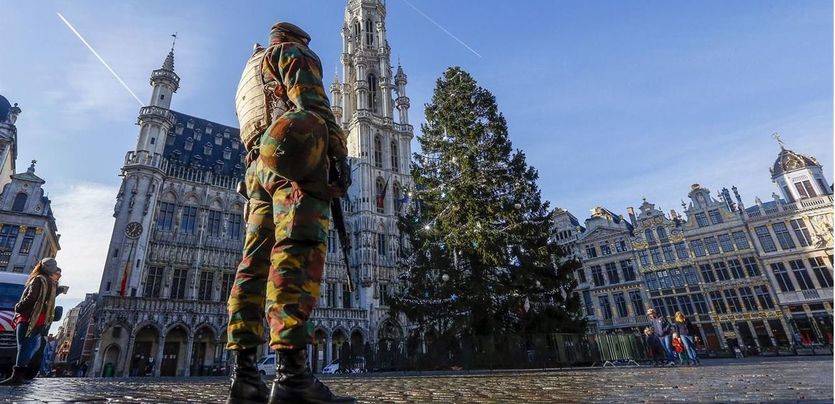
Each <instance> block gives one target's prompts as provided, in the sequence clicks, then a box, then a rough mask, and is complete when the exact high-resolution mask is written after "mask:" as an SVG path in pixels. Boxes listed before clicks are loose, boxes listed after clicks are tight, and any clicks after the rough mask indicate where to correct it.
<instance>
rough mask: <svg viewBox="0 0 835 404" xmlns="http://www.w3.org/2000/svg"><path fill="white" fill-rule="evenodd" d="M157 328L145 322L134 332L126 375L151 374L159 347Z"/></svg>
mask: <svg viewBox="0 0 835 404" xmlns="http://www.w3.org/2000/svg"><path fill="white" fill-rule="evenodd" d="M159 334H160V333H159V329H157V327H155V326H153V325H151V324H147V325H145V326H143V327H141V328H139V330H138V331H137V332H136V335H135V336H134V342H133V354H132V355H131V358H130V367H129V370H128V376H153V374H154V360H155V358H156V352H157V350H158V349H159Z"/></svg>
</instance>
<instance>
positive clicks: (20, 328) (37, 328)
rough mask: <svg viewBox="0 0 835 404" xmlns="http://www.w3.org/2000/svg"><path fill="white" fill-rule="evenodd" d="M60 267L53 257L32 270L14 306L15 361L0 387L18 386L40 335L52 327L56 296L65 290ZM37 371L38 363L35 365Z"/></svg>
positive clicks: (41, 336)
mask: <svg viewBox="0 0 835 404" xmlns="http://www.w3.org/2000/svg"><path fill="white" fill-rule="evenodd" d="M59 279H61V268H58V263H57V262H56V261H55V258H44V259H42V260H41V261H40V262H38V263H37V264H35V267H34V268H33V269H32V272H31V273H30V274H29V279H28V280H27V281H26V287H25V288H24V289H23V295H22V296H21V297H20V301H18V302H17V304H16V305H15V307H14V311H15V317H14V324H15V337H16V340H17V358H16V360H15V365H14V367H13V368H12V375H11V376H9V378H8V379H6V380H3V381H0V386H17V385H20V384H23V382H24V381H25V380H26V373H27V370H28V368H29V366H30V365H31V364H30V362H31V361H32V358H33V357H34V356H35V354H36V353H37V352H38V349H39V348H40V345H41V344H42V343H43V334H44V333H45V332H46V331H47V330H48V329H49V325H50V324H52V317H53V315H54V314H55V295H56V294H58V293H63V292H65V291H66V287H59V286H58V280H59ZM36 366H37V367H38V368H40V364H36Z"/></svg>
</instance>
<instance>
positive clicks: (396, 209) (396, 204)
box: [391, 182, 403, 213]
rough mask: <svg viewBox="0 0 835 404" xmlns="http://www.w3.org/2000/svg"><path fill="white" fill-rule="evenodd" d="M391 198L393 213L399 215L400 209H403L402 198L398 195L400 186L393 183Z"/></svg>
mask: <svg viewBox="0 0 835 404" xmlns="http://www.w3.org/2000/svg"><path fill="white" fill-rule="evenodd" d="M391 196H392V198H394V213H400V208H401V207H403V201H402V199H403V197H402V196H401V195H400V184H399V183H397V182H395V183H394V186H393V187H392V190H391Z"/></svg>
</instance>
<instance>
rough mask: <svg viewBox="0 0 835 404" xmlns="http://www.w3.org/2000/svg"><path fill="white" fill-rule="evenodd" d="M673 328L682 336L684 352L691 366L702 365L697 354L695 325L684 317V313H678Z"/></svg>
mask: <svg viewBox="0 0 835 404" xmlns="http://www.w3.org/2000/svg"><path fill="white" fill-rule="evenodd" d="M673 328H674V329H675V331H676V332H677V333H678V335H679V336H681V342H682V344H684V350H685V353H686V354H687V356H688V357H689V359H690V364H691V365H693V366H696V365H701V364H702V362H701V361H699V354H698V353H696V341H695V339H694V338H695V336H696V335H698V332H697V330H696V328H695V327H694V326H693V323H691V322H690V320H689V319H687V317H686V316H685V315H684V313H682V312H680V311H677V312H676V315H675V318H674V319H673Z"/></svg>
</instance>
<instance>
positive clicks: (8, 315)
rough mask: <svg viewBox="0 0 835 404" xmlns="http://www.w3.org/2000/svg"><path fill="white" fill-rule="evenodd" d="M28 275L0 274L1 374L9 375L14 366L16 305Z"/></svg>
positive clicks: (15, 354)
mask: <svg viewBox="0 0 835 404" xmlns="http://www.w3.org/2000/svg"><path fill="white" fill-rule="evenodd" d="M28 278H29V275H27V274H18V273H12V272H0V374H7V373H8V372H9V371H10V370H11V368H12V366H14V361H15V357H16V356H17V341H16V340H15V335H14V323H13V322H12V321H13V319H14V305H15V304H17V302H18V301H19V300H20V296H21V295H22V294H23V289H24V287H25V286H26V279H28Z"/></svg>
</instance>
